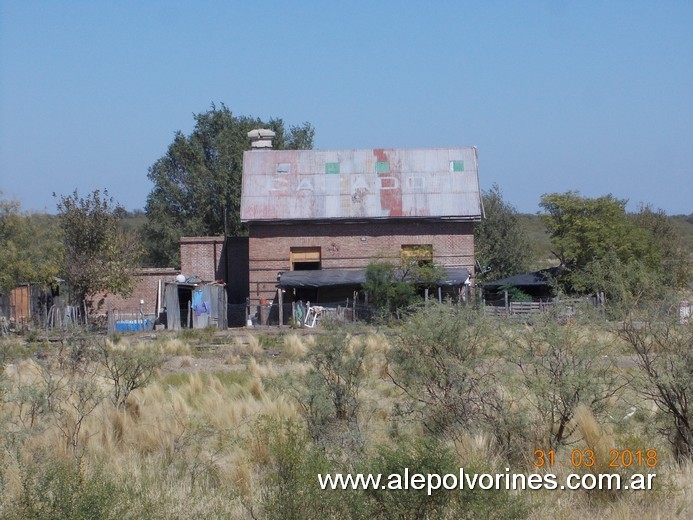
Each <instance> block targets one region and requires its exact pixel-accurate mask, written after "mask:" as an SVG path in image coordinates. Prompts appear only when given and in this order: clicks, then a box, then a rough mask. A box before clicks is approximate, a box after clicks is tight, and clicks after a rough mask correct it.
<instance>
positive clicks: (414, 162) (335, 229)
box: [241, 145, 483, 304]
mask: <svg viewBox="0 0 693 520" xmlns="http://www.w3.org/2000/svg"><path fill="white" fill-rule="evenodd" d="M482 211H483V210H482V205H481V197H480V190H479V179H478V169H477V152H476V148H434V149H375V150H327V151H317V150H271V149H267V146H266V145H265V146H261V147H259V149H253V150H250V151H247V152H245V155H244V159H243V191H242V199H241V220H242V221H243V222H245V223H246V224H247V226H248V231H249V239H248V256H249V262H248V263H249V274H248V283H249V285H248V288H249V296H250V302H251V304H257V303H259V302H260V301H261V300H268V301H271V300H274V298H275V295H276V294H277V286H278V284H279V285H280V286H281V287H299V286H300V284H303V285H302V287H304V288H306V289H307V288H308V287H311V288H312V289H318V290H319V289H320V287H321V285H320V284H321V283H323V282H321V280H324V279H325V278H324V273H319V272H320V271H335V273H333V274H337V272H338V271H343V272H344V273H345V276H346V278H343V279H344V280H346V279H347V278H348V279H349V282H348V283H347V281H345V282H344V283H343V285H348V284H351V285H353V284H354V283H358V280H359V277H358V274H357V273H359V272H360V273H363V270H364V268H365V267H366V266H367V265H368V264H369V263H370V262H372V261H373V260H384V261H390V262H392V263H398V262H400V260H401V259H402V258H403V257H405V256H407V255H409V254H413V252H414V251H416V252H417V254H421V251H424V252H425V253H426V254H427V255H430V259H431V260H433V261H434V262H435V263H436V264H438V265H441V266H444V267H446V268H447V269H448V271H449V272H450V273H452V274H454V278H455V279H459V278H460V276H462V277H463V278H465V277H466V279H467V281H469V280H468V279H469V275H470V274H471V273H473V272H474V269H473V267H474V239H473V231H474V222H478V221H479V220H480V219H481V216H482ZM297 271H301V272H302V273H300V274H299V273H296V272H297ZM303 271H305V272H303ZM288 273H292V274H290V275H289V274H288ZM452 274H451V276H452ZM354 275H356V277H354ZM283 277H284V278H286V279H291V280H292V281H295V280H300V281H299V282H297V283H299V285H287V282H284V283H282V278H283ZM332 278H333V282H334V277H332ZM354 280H356V282H354ZM464 281H465V280H464V279H463V280H462V282H461V283H464ZM333 282H329V283H328V282H325V284H327V285H329V284H333ZM292 283H293V282H292ZM330 287H331V288H332V289H334V286H333V285H331V286H330ZM323 289H325V290H323V292H322V300H320V293H319V291H313V292H312V297H313V298H316V297H317V298H318V300H313V301H327V299H328V298H330V297H336V296H337V295H336V294H335V292H334V290H326V289H327V287H324V288H323Z"/></svg>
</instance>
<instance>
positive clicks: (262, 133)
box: [248, 128, 276, 140]
mask: <svg viewBox="0 0 693 520" xmlns="http://www.w3.org/2000/svg"><path fill="white" fill-rule="evenodd" d="M275 135H276V134H275V133H274V132H273V131H272V130H268V129H267V128H258V129H256V130H251V131H250V132H248V137H250V139H253V140H255V139H272V138H273V137H274V136H275Z"/></svg>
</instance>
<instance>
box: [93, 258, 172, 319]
mask: <svg viewBox="0 0 693 520" xmlns="http://www.w3.org/2000/svg"><path fill="white" fill-rule="evenodd" d="M178 273H179V271H178V270H177V269H173V268H170V267H169V268H156V267H151V268H142V269H140V270H139V271H138V272H137V274H136V275H135V276H134V278H133V283H134V289H133V291H132V293H131V294H130V296H128V297H127V298H123V297H122V296H115V295H112V294H107V295H103V296H101V297H100V298H95V299H94V302H93V305H94V308H96V309H98V310H97V312H98V314H106V312H107V311H108V309H109V304H110V308H111V309H115V310H120V311H125V312H129V311H136V310H139V308H140V301H141V300H144V306H143V309H144V313H145V314H148V315H154V314H155V313H156V296H157V291H158V288H159V280H161V281H162V282H173V281H175V279H176V275H177V274H178Z"/></svg>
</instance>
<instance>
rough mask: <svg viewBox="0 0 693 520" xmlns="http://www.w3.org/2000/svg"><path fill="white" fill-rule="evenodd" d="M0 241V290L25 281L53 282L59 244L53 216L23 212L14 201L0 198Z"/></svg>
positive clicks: (56, 270)
mask: <svg viewBox="0 0 693 520" xmlns="http://www.w3.org/2000/svg"><path fill="white" fill-rule="evenodd" d="M0 195H1V193H0ZM0 244H2V246H0V291H2V290H7V289H11V288H12V287H15V286H17V285H18V284H20V283H25V282H32V283H38V284H39V285H41V286H43V287H47V286H49V285H51V284H53V283H54V282H55V277H56V276H57V275H58V272H59V269H60V261H61V259H62V243H61V237H60V230H59V229H58V226H57V225H56V221H55V219H54V218H51V217H50V216H48V215H39V214H27V213H24V212H22V211H21V206H20V204H19V202H18V201H16V200H5V199H1V198H0Z"/></svg>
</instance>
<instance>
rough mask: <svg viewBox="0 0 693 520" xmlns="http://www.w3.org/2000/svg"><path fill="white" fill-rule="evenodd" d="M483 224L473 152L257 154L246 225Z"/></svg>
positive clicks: (247, 158) (246, 170) (250, 163)
mask: <svg viewBox="0 0 693 520" xmlns="http://www.w3.org/2000/svg"><path fill="white" fill-rule="evenodd" d="M402 217H404V218H407V217H416V218H421V217H427V218H446V219H460V220H480V218H481V197H480V193H479V177H478V167H477V153H476V148H469V147H465V148H412V149H374V150H252V151H248V152H245V154H244V156H243V192H242V197H241V220H243V221H244V222H253V221H276V220H311V221H315V220H331V219H373V218H402Z"/></svg>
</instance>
